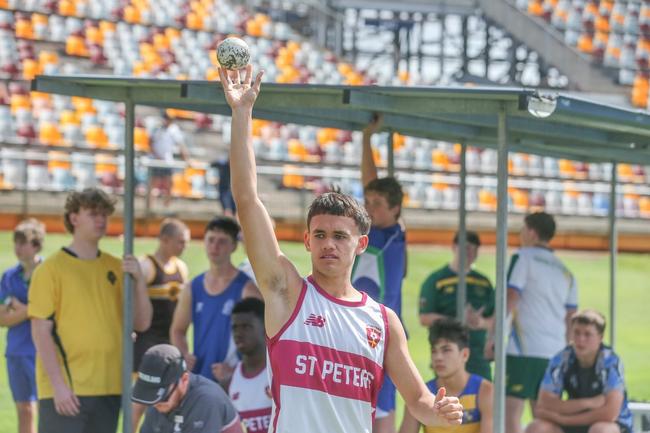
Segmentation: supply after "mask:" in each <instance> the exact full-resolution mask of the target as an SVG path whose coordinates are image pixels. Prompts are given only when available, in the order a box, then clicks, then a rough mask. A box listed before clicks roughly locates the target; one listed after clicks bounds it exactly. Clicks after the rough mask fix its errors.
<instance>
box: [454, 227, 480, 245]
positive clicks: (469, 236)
mask: <svg viewBox="0 0 650 433" xmlns="http://www.w3.org/2000/svg"><path fill="white" fill-rule="evenodd" d="M465 239H466V240H467V243H468V244H472V245H476V246H477V247H480V246H481V238H480V237H479V235H478V233H476V232H475V231H472V230H467V231H466V232H465ZM459 240H460V238H459V236H458V232H456V234H455V235H454V245H458V241H459Z"/></svg>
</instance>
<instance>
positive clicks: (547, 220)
mask: <svg viewBox="0 0 650 433" xmlns="http://www.w3.org/2000/svg"><path fill="white" fill-rule="evenodd" d="M524 223H525V224H526V227H528V228H529V229H531V230H534V231H535V233H537V237H538V238H539V240H540V241H543V242H548V241H550V240H551V239H553V236H555V219H554V218H553V216H552V215H549V214H547V213H546V212H535V213H531V214H528V215H526V217H525V218H524Z"/></svg>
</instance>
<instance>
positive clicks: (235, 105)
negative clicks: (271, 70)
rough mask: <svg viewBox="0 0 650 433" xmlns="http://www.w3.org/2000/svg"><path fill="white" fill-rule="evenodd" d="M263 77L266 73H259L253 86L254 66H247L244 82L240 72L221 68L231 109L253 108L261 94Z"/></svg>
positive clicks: (222, 80)
mask: <svg viewBox="0 0 650 433" xmlns="http://www.w3.org/2000/svg"><path fill="white" fill-rule="evenodd" d="M262 75H264V71H260V72H258V73H257V76H256V77H255V82H254V83H252V84H251V81H252V79H253V66H252V65H248V66H246V69H245V70H244V80H243V81H242V79H241V74H240V71H238V70H237V71H229V70H226V69H224V68H219V77H220V78H221V85H222V86H223V93H224V95H225V96H226V101H228V105H230V108H232V109H233V110H235V109H252V108H253V104H254V103H255V100H256V99H257V95H259V93H260V86H261V84H262Z"/></svg>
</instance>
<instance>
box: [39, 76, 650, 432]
mask: <svg viewBox="0 0 650 433" xmlns="http://www.w3.org/2000/svg"><path fill="white" fill-rule="evenodd" d="M32 90H34V91H39V92H48V93H56V94H61V95H68V96H84V97H89V98H95V99H103V100H108V101H114V102H123V103H125V104H126V111H125V115H126V131H125V139H126V140H125V143H126V144H125V159H126V173H125V197H124V220H125V229H124V230H125V233H124V236H125V244H124V252H125V253H126V254H131V253H132V251H133V215H134V214H133V187H134V184H133V180H134V173H133V170H134V168H133V127H134V123H135V117H134V116H135V111H134V107H135V106H136V105H147V106H153V107H160V108H177V109H183V110H191V111H199V112H204V113H213V114H221V115H227V116H229V115H230V114H231V112H230V108H229V107H228V105H227V103H226V100H225V97H224V95H223V90H222V89H221V86H220V85H219V84H218V83H216V82H208V81H176V80H159V79H139V78H131V77H128V78H127V77H114V76H96V75H92V76H91V75H78V76H37V77H36V78H35V79H34V80H33V81H32ZM375 113H383V115H384V128H385V130H386V131H395V132H399V133H401V134H404V135H411V136H415V137H421V138H430V139H436V140H446V141H458V142H460V143H461V148H462V154H461V172H460V176H461V182H460V186H461V188H460V195H461V197H460V204H461V206H460V207H461V209H459V228H460V233H459V248H461V255H463V256H464V254H465V248H464V245H465V233H466V223H465V215H466V212H465V211H466V210H465V208H464V202H465V200H464V198H465V177H466V170H465V164H464V159H465V158H464V154H465V152H464V150H465V148H466V146H468V145H474V146H480V147H491V148H495V149H497V152H498V157H497V161H498V162H497V179H498V186H497V224H496V230H497V260H496V263H497V266H496V313H495V314H496V335H499V336H501V337H500V338H497V339H496V348H495V387H494V393H495V394H494V403H495V404H494V407H495V414H494V431H504V429H505V423H504V410H505V337H506V336H505V315H506V248H507V235H508V232H507V212H508V208H507V206H508V192H507V182H508V152H509V151H511V150H512V151H520V152H526V153H533V154H538V155H542V156H553V157H561V158H567V159H577V160H581V161H588V162H611V163H613V164H612V183H611V192H610V212H609V235H610V236H609V238H610V242H609V247H610V257H611V259H610V322H611V326H610V343H611V344H612V346H613V345H614V343H615V337H616V336H615V332H614V330H615V329H616V327H615V325H614V324H615V322H616V309H615V305H616V303H615V299H616V284H615V283H616V281H615V277H616V273H615V267H616V255H617V229H616V203H615V202H616V168H617V163H619V162H621V163H633V164H650V150H649V145H650V115H648V114H647V113H644V112H641V111H633V110H628V109H623V108H617V107H614V106H610V105H606V104H599V103H596V102H591V101H587V100H584V99H581V98H576V97H571V96H567V95H562V94H558V95H551V96H549V95H540V94H538V92H537V91H535V90H531V89H514V88H486V87H473V88H472V87H443V88H441V87H378V86H355V87H352V86H326V85H291V84H270V83H269V84H267V83H265V84H263V86H262V92H261V94H260V95H259V97H258V100H257V102H256V104H255V109H254V110H253V116H254V117H255V118H259V119H265V120H270V121H275V122H282V123H295V124H302V125H312V126H319V127H332V128H339V129H348V130H361V129H362V128H363V127H365V126H366V125H367V124H368V122H370V120H371V118H372V116H373V115H374V114H375ZM534 114H536V115H537V116H541V117H544V118H539V117H535V115H534ZM389 143H390V141H389ZM389 155H392V152H389ZM392 167H394V166H393V165H392V161H389V168H392ZM461 263H465V258H464V257H462V258H461ZM460 279H461V287H460V288H459V291H458V292H459V305H462V299H463V297H462V294H463V293H465V284H464V283H465V278H463V277H462V276H461V278H460ZM124 287H125V290H124V327H123V328H124V337H123V340H124V346H123V347H124V350H123V356H124V359H123V378H122V383H123V390H125V391H124V392H123V393H122V409H123V411H124V412H123V413H124V416H123V422H124V424H123V431H124V432H125V433H126V432H130V431H131V410H130V408H131V405H130V399H129V393H128V392H126V390H128V389H130V386H131V371H132V369H131V366H132V359H133V358H132V342H131V331H132V317H133V312H132V305H131V297H132V292H133V286H132V282H131V280H130V278H129V277H127V276H125V285H124Z"/></svg>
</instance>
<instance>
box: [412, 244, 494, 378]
mask: <svg viewBox="0 0 650 433" xmlns="http://www.w3.org/2000/svg"><path fill="white" fill-rule="evenodd" d="M466 245H467V250H466V260H465V263H466V268H465V275H466V278H465V282H466V287H467V292H466V308H465V318H466V323H467V326H468V327H469V329H470V331H469V349H470V350H469V360H468V361H467V371H468V372H470V373H473V374H478V375H479V376H482V377H484V378H485V379H487V380H491V379H492V370H491V369H490V362H489V361H488V360H487V359H486V358H485V356H484V349H485V345H486V340H487V330H488V329H489V328H491V327H492V323H493V319H494V288H493V287H492V283H490V280H489V279H488V278H487V277H486V276H485V275H483V274H481V273H480V272H478V271H476V270H474V269H472V264H473V263H474V261H475V260H476V258H477V257H478V249H479V247H480V246H481V239H480V238H479V236H478V234H477V233H476V232H473V231H468V232H467V244H466ZM452 251H453V258H452V261H451V263H449V264H447V265H445V266H443V267H442V268H440V269H438V270H437V271H435V272H433V273H432V274H431V275H429V277H428V278H427V279H426V280H425V281H424V283H423V284H422V288H421V290H420V324H421V325H423V326H426V327H429V326H431V325H432V324H433V323H435V322H436V321H437V320H440V319H443V318H445V317H452V318H453V317H456V294H457V293H458V281H459V279H458V272H459V271H458V268H459V262H460V251H459V249H458V233H456V235H455V236H454V244H453V247H452Z"/></svg>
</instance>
